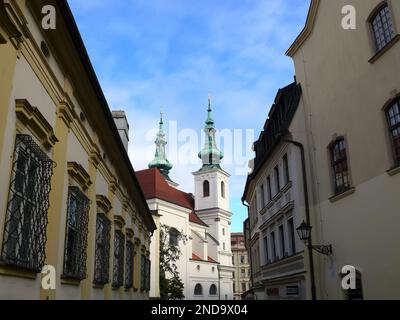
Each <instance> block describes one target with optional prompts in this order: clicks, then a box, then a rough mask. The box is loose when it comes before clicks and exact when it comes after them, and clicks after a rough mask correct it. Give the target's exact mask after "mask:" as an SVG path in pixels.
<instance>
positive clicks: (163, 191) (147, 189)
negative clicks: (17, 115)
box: [136, 168, 208, 227]
mask: <svg viewBox="0 0 400 320" xmlns="http://www.w3.org/2000/svg"><path fill="white" fill-rule="evenodd" d="M136 176H137V178H138V180H139V184H140V186H141V188H142V190H143V193H144V196H145V198H146V200H149V199H160V200H164V201H167V202H170V203H173V204H176V205H178V206H180V207H183V208H186V209H190V210H192V212H191V213H190V214H189V221H190V222H193V223H196V224H199V225H202V226H205V227H208V225H207V224H205V223H204V221H202V220H201V219H200V218H199V216H198V215H197V214H196V213H195V212H194V199H193V195H192V194H190V193H186V192H183V191H180V190H178V189H176V188H174V187H172V186H170V185H169V184H168V182H167V181H166V180H165V178H164V176H163V175H162V174H161V172H160V170H158V169H157V168H153V169H147V170H142V171H137V172H136Z"/></svg>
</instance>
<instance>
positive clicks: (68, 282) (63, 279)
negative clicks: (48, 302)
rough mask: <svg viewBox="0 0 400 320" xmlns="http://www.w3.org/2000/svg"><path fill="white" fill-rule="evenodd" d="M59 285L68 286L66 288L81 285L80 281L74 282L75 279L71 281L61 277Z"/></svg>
mask: <svg viewBox="0 0 400 320" xmlns="http://www.w3.org/2000/svg"><path fill="white" fill-rule="evenodd" d="M61 284H65V285H68V286H76V287H79V286H80V284H81V281H80V280H76V279H71V278H68V277H66V276H62V277H61Z"/></svg>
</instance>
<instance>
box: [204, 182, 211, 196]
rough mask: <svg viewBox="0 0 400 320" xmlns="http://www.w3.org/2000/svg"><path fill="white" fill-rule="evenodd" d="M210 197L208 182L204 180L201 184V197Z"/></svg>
mask: <svg viewBox="0 0 400 320" xmlns="http://www.w3.org/2000/svg"><path fill="white" fill-rule="evenodd" d="M209 196H210V182H208V181H207V180H205V181H204V182H203V197H204V198H206V197H209Z"/></svg>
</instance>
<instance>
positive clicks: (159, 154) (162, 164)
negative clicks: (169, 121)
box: [149, 112, 178, 187]
mask: <svg viewBox="0 0 400 320" xmlns="http://www.w3.org/2000/svg"><path fill="white" fill-rule="evenodd" d="M154 143H155V144H156V154H155V156H154V160H153V161H151V162H150V163H149V168H150V169H152V168H158V169H159V170H160V171H161V173H162V175H163V176H164V177H165V179H166V180H167V182H168V183H169V184H170V185H171V186H173V187H177V186H178V184H177V183H175V182H173V181H172V180H171V178H170V177H169V172H170V170H171V169H172V167H173V165H172V164H171V163H170V162H169V161H168V159H167V155H166V153H165V146H166V145H167V139H166V138H165V133H164V121H163V113H162V112H160V123H159V130H158V133H157V137H156V141H155V142H154Z"/></svg>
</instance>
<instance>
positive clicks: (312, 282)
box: [283, 139, 317, 300]
mask: <svg viewBox="0 0 400 320" xmlns="http://www.w3.org/2000/svg"><path fill="white" fill-rule="evenodd" d="M283 142H286V143H291V144H293V145H295V146H296V147H298V148H299V149H300V152H301V167H302V176H303V188H304V204H305V210H306V222H307V224H308V225H309V226H310V225H311V223H310V203H309V200H308V185H307V172H306V161H305V155H304V145H303V144H302V143H301V142H298V141H293V140H286V139H283ZM308 253H309V254H308V257H309V264H310V278H311V295H312V300H316V299H317V294H316V288H315V275H314V257H313V250H312V240H311V234H310V241H309V245H308Z"/></svg>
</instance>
